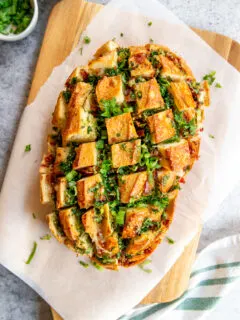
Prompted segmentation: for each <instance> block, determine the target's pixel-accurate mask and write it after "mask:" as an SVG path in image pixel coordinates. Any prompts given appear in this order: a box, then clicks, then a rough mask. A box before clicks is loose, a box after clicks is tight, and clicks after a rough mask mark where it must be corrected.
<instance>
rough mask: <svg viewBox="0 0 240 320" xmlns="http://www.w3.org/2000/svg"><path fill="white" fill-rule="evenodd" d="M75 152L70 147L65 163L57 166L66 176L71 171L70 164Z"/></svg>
mask: <svg viewBox="0 0 240 320" xmlns="http://www.w3.org/2000/svg"><path fill="white" fill-rule="evenodd" d="M75 156H76V152H75V150H74V148H73V147H72V148H71V150H70V152H69V154H68V156H67V159H66V161H63V162H61V163H60V164H59V168H60V170H61V171H62V172H63V173H64V174H65V175H66V174H67V173H68V172H70V171H72V163H73V160H74V159H75Z"/></svg>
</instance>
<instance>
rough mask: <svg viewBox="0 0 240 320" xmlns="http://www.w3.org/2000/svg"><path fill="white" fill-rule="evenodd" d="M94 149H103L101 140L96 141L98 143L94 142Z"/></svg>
mask: <svg viewBox="0 0 240 320" xmlns="http://www.w3.org/2000/svg"><path fill="white" fill-rule="evenodd" d="M96 148H97V149H98V150H102V149H104V141H103V140H98V141H97V142H96Z"/></svg>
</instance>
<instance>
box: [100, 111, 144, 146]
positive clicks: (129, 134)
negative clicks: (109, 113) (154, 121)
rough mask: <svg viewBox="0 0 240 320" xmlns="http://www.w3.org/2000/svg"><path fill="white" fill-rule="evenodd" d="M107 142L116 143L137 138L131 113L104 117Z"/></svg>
mask: <svg viewBox="0 0 240 320" xmlns="http://www.w3.org/2000/svg"><path fill="white" fill-rule="evenodd" d="M106 127H107V134H108V143H109V144H113V143H118V142H123V141H128V140H131V139H136V138H138V135H137V132H136V129H135V127H134V124H133V120H132V116H131V113H129V112H128V113H123V114H120V115H119V116H115V117H112V118H109V119H106Z"/></svg>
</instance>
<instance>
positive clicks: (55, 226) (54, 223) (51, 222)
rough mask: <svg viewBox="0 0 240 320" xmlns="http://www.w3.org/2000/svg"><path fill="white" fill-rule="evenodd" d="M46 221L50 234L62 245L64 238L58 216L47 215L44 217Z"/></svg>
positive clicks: (54, 214) (53, 214)
mask: <svg viewBox="0 0 240 320" xmlns="http://www.w3.org/2000/svg"><path fill="white" fill-rule="evenodd" d="M46 220H47V223H48V226H49V229H50V231H51V233H52V234H53V236H54V237H55V238H56V239H57V240H58V241H59V242H60V243H64V241H65V239H66V236H65V234H64V232H63V229H62V227H61V225H60V222H59V217H58V214H57V213H56V212H52V213H49V214H48V215H47V216H46Z"/></svg>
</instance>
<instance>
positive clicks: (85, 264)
mask: <svg viewBox="0 0 240 320" xmlns="http://www.w3.org/2000/svg"><path fill="white" fill-rule="evenodd" d="M79 264H80V265H81V266H82V267H83V268H88V267H89V264H88V263H86V262H84V261H81V260H80V261H79Z"/></svg>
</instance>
